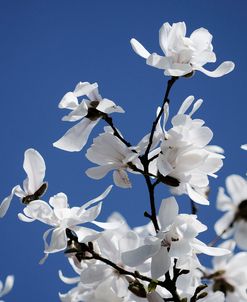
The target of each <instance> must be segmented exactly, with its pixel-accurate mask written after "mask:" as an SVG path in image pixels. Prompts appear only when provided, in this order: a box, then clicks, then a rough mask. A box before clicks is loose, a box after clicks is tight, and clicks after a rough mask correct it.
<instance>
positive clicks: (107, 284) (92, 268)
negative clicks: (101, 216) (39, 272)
mask: <svg viewBox="0 0 247 302" xmlns="http://www.w3.org/2000/svg"><path fill="white" fill-rule="evenodd" d="M107 222H108V223H113V224H116V223H120V225H121V226H120V227H118V228H116V229H114V230H106V231H105V232H103V233H102V235H101V236H100V237H99V238H97V239H96V240H95V243H94V248H95V246H96V247H97V249H98V250H99V251H98V252H99V253H100V255H101V256H102V257H104V258H106V259H110V260H111V261H112V262H113V263H116V264H117V265H118V266H119V267H121V268H124V269H126V270H129V271H134V270H138V271H139V272H141V273H147V274H148V273H149V270H150V264H145V265H141V266H139V267H137V268H135V269H134V268H130V267H127V266H126V265H124V263H123V262H122V260H121V254H122V252H124V251H126V250H129V249H132V248H135V247H136V246H137V242H138V241H140V240H141V238H140V237H139V235H138V234H137V233H136V232H134V231H132V230H131V229H130V228H129V226H128V225H127V223H126V221H125V220H124V218H123V217H122V216H121V215H120V214H119V213H113V214H112V215H111V216H110V217H109V218H108V220H107ZM70 259H73V260H74V258H70ZM76 262H77V261H76ZM70 263H71V261H70ZM71 264H72V267H73V268H74V270H75V271H76V273H78V274H79V275H80V277H79V278H66V277H64V276H63V275H62V273H61V272H60V278H61V279H62V280H63V281H64V282H65V283H68V284H72V283H77V285H76V287H75V288H73V289H72V290H70V291H69V292H68V293H66V294H60V299H61V301H64V302H67V301H73V302H74V301H84V302H91V301H99V302H101V301H107V302H108V301H113V302H114V301H122V302H142V301H143V302H145V301H147V299H144V298H143V297H140V296H137V295H136V294H138V289H135V290H134V293H135V294H134V293H133V292H132V290H131V288H133V286H134V285H131V284H132V283H134V282H135V279H134V278H133V277H131V276H126V275H124V274H120V273H119V272H118V271H117V270H116V269H115V268H113V267H111V266H109V265H107V264H105V263H103V262H101V261H95V260H86V261H82V262H81V263H80V265H78V263H75V264H73V263H71ZM131 286H132V287H131ZM142 291H144V293H142V294H143V295H146V292H145V289H143V290H142ZM139 295H140V294H139ZM76 299H78V300H76ZM150 301H151V300H150ZM153 301H155V300H153Z"/></svg>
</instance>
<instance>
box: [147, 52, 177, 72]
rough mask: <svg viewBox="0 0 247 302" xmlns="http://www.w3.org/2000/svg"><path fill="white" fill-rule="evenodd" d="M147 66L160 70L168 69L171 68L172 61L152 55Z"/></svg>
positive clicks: (155, 54)
mask: <svg viewBox="0 0 247 302" xmlns="http://www.w3.org/2000/svg"><path fill="white" fill-rule="evenodd" d="M146 62H147V65H150V66H153V67H156V68H159V69H168V68H171V65H172V60H171V58H168V57H164V56H159V55H157V53H152V54H151V55H150V56H149V57H148V58H147V61H146Z"/></svg>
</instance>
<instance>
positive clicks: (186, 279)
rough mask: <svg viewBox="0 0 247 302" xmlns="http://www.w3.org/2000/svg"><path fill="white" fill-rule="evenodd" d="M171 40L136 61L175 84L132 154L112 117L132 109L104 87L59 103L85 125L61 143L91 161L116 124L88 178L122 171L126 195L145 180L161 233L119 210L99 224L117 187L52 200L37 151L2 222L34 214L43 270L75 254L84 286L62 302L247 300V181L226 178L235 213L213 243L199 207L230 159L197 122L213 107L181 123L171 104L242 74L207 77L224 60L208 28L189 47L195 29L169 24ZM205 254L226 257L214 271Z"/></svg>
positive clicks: (86, 87) (81, 88)
mask: <svg viewBox="0 0 247 302" xmlns="http://www.w3.org/2000/svg"><path fill="white" fill-rule="evenodd" d="M159 42H160V46H161V49H162V50H163V52H164V56H160V55H158V54H156V53H152V54H150V53H149V52H148V51H147V50H146V49H145V48H144V46H142V45H141V44H140V43H139V42H138V41H137V40H136V39H131V45H132V47H133V49H134V51H135V52H136V53H137V54H138V55H139V56H141V57H143V58H145V59H146V63H147V64H148V65H150V66H152V67H156V68H158V69H162V70H164V74H165V75H167V76H170V79H169V80H168V83H167V90H166V93H165V96H164V100H163V103H162V104H161V106H160V107H158V108H157V109H156V118H155V120H154V122H153V126H152V128H151V130H150V132H149V133H147V134H145V135H144V136H143V138H141V139H140V140H139V141H137V142H136V143H135V144H134V145H132V144H130V143H129V142H128V141H127V140H126V139H125V137H124V136H123V135H122V133H121V132H120V130H119V129H118V128H117V127H116V126H115V124H114V122H113V118H112V117H111V114H113V113H124V110H123V109H122V107H120V106H119V105H116V103H115V102H113V101H112V100H109V99H107V98H103V97H102V96H101V95H100V93H99V89H98V84H97V83H93V84H92V83H89V82H80V83H78V84H77V85H76V87H75V89H74V90H73V91H70V92H68V93H66V94H65V95H64V97H63V98H62V100H61V101H60V103H59V108H60V109H67V110H69V113H68V114H67V115H65V116H64V117H63V118H62V120H63V121H68V122H75V123H76V124H75V125H73V126H72V127H71V128H70V129H69V130H68V131H67V132H66V133H65V134H64V135H63V136H62V137H61V138H60V139H59V140H57V141H56V142H55V143H54V144H53V145H54V147H56V148H59V149H62V150H65V151H69V152H79V151H81V150H82V149H83V148H84V147H85V146H86V145H87V142H88V139H89V136H90V134H91V132H92V130H93V128H94V127H95V126H96V125H97V124H99V123H100V121H101V120H104V121H105V122H106V123H107V126H105V127H104V128H103V132H102V133H100V134H99V135H98V136H97V137H96V138H94V139H93V142H92V144H91V146H90V147H89V148H88V149H87V151H86V153H85V156H86V158H87V159H88V160H89V161H90V162H92V163H93V164H94V165H95V166H92V167H90V168H88V169H87V170H86V171H85V173H86V175H87V176H88V177H90V178H92V179H95V180H100V179H102V178H104V177H105V176H106V175H107V174H108V173H110V172H112V175H113V176H112V177H113V183H114V185H116V186H118V187H120V188H123V189H130V188H131V187H132V181H131V177H133V175H136V176H142V177H144V179H145V182H146V185H147V188H148V192H149V197H150V212H148V211H145V212H144V215H145V216H146V217H147V218H148V219H149V220H150V221H149V223H148V224H146V225H143V226H138V227H134V228H131V227H130V226H129V225H128V223H127V221H126V220H125V218H124V217H122V216H121V214H120V213H117V212H114V213H113V214H112V215H111V216H110V217H109V218H108V219H107V221H105V222H102V221H99V220H98V216H99V215H100V213H101V210H102V207H103V205H104V203H105V201H104V200H105V199H107V198H109V197H110V192H111V189H112V187H113V185H110V186H108V187H107V188H106V189H105V191H104V192H103V193H101V194H100V195H99V196H97V197H95V198H93V199H92V200H90V201H88V202H86V203H82V204H80V205H79V206H76V207H70V205H69V201H68V200H69V198H68V197H67V195H66V194H65V193H64V192H58V193H57V194H56V195H54V196H50V198H49V199H48V201H47V200H45V198H44V194H45V193H46V191H47V189H48V182H47V181H46V180H45V172H46V164H45V160H44V159H43V157H42V156H41V154H40V153H39V152H38V151H37V150H35V149H33V148H30V149H27V150H26V151H25V154H24V162H23V168H24V171H25V173H26V178H25V180H24V181H23V185H22V186H21V185H16V186H14V187H13V189H12V190H11V193H10V194H9V196H7V197H6V198H4V199H3V201H2V203H1V204H0V217H4V216H5V215H6V213H7V211H8V209H9V207H10V205H11V202H12V200H13V198H14V196H17V197H19V198H20V200H21V203H22V204H23V206H24V208H23V211H22V212H20V213H19V214H18V218H19V220H21V221H22V222H26V223H33V222H36V221H39V222H41V223H43V224H45V225H47V226H48V229H47V230H46V231H45V233H44V234H43V240H44V257H43V258H42V260H41V263H44V262H45V260H46V258H47V257H48V256H49V254H55V253H57V252H61V251H62V252H64V253H65V255H66V256H67V259H68V262H69V263H70V265H71V266H72V268H73V269H74V271H75V276H74V277H71V278H69V277H66V276H64V275H63V273H62V271H59V276H60V278H61V280H62V281H64V282H65V283H68V284H74V287H73V288H72V289H71V290H69V291H68V292H67V293H59V297H60V300H61V301H62V302H83V301H84V302H91V301H95V302H108V301H109V302H145V301H149V302H162V301H174V302H182V301H191V302H193V301H197V300H200V301H201V302H210V301H214V302H223V301H227V302H235V301H236V302H239V301H240V302H244V301H247V273H246V272H247V252H245V251H238V252H237V253H235V254H234V249H235V246H236V245H237V247H238V248H239V249H242V250H247V239H246V232H247V181H246V180H245V179H244V178H243V177H241V176H238V175H231V176H229V177H228V178H227V180H226V187H227V191H228V195H227V194H226V193H225V191H224V189H223V188H219V193H218V196H217V202H216V204H217V208H218V209H219V210H221V211H224V212H226V213H225V214H224V216H223V217H222V218H220V219H219V220H218V221H217V222H216V224H215V231H216V233H217V235H218V237H217V238H216V240H215V241H214V242H212V243H211V244H206V243H204V242H203V241H201V240H200V239H199V238H198V237H199V236H200V234H201V233H203V232H205V231H206V230H207V226H206V225H205V224H203V223H202V222H200V221H199V219H198V217H197V215H196V214H197V213H196V207H195V203H197V204H201V205H203V206H208V205H209V204H210V202H209V198H208V191H209V187H210V185H209V182H210V178H215V177H217V175H216V173H217V172H218V171H219V170H220V169H221V167H222V166H223V159H224V155H223V153H224V150H223V149H222V148H221V147H219V146H215V145H210V142H211V140H212V138H213V132H212V130H211V129H210V128H209V127H208V126H206V125H205V122H204V120H202V119H200V118H198V117H196V116H197V114H198V111H199V108H200V107H201V105H202V104H203V100H202V99H197V100H196V99H195V97H194V96H188V97H187V98H186V99H185V100H184V101H183V102H182V104H181V106H180V108H179V110H178V112H177V113H176V114H175V115H174V116H173V117H172V118H170V116H169V107H170V103H169V98H168V97H169V93H170V90H171V89H172V87H173V85H174V84H175V82H177V81H178V80H180V79H181V78H183V77H186V78H189V77H191V76H192V75H194V74H195V73H196V71H201V72H202V73H204V74H206V75H208V76H210V77H220V76H223V75H226V74H228V73H229V72H231V71H232V70H233V69H234V63H233V62H230V61H226V62H223V63H222V64H221V65H220V66H219V67H218V68H216V70H214V71H208V70H206V69H205V68H204V67H203V66H204V65H205V64H206V63H212V62H215V61H216V55H215V53H214V52H213V46H212V35H211V34H210V33H209V32H208V30H206V29H205V28H199V29H197V30H195V31H194V32H193V33H192V34H191V35H190V37H186V26H185V23H184V22H179V23H174V24H172V25H170V24H169V23H165V24H163V26H162V27H161V29H160V32H159ZM168 121H170V122H171V123H170V125H171V126H170V127H169V126H168V125H169V123H168ZM245 146H246V145H243V146H242V148H243V149H246V147H245ZM131 174H132V176H131ZM158 185H162V186H167V188H168V189H169V196H166V197H164V198H163V199H162V200H161V202H160V206H159V209H158V210H157V202H156V200H155V194H154V192H155V189H156V186H158ZM177 195H183V196H184V197H185V198H187V199H190V200H191V204H192V213H180V210H179V202H178V198H177ZM176 198H177V199H176ZM145 208H146V206H145ZM202 211H203V207H202ZM230 237H231V238H232V239H229V240H227V241H224V242H223V243H221V245H219V246H218V247H214V246H213V245H214V244H215V243H216V242H217V240H219V239H220V238H222V239H223V240H224V239H228V238H230ZM200 254H205V255H208V256H213V257H214V258H213V260H212V263H213V264H212V267H211V268H209V267H206V266H205V265H203V264H202V263H201V259H200ZM12 285H13V279H8V278H7V281H6V285H5V287H3V286H2V284H0V297H2V296H3V295H5V294H6V293H7V292H8V291H9V290H10V289H11V287H12Z"/></svg>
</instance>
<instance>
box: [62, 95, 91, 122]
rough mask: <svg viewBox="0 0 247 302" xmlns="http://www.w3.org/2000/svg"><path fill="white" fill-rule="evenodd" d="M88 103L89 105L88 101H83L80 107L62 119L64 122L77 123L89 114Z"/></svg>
mask: <svg viewBox="0 0 247 302" xmlns="http://www.w3.org/2000/svg"><path fill="white" fill-rule="evenodd" d="M87 103H88V101H87V100H82V102H81V103H80V105H78V106H77V107H76V109H75V110H73V111H71V112H70V113H69V114H68V115H65V116H64V117H63V118H62V121H66V122H75V121H78V120H80V119H82V118H83V117H84V116H86V115H87V114H88V105H87Z"/></svg>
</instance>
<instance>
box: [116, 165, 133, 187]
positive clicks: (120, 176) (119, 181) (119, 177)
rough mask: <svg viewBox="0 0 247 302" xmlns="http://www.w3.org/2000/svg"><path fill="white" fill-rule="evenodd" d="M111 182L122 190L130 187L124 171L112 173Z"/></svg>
mask: <svg viewBox="0 0 247 302" xmlns="http://www.w3.org/2000/svg"><path fill="white" fill-rule="evenodd" d="M113 180H114V183H115V185H116V186H118V187H120V188H124V189H129V188H131V187H132V185H131V182H130V180H129V177H128V174H127V172H126V171H124V170H122V169H119V170H115V171H114V172H113Z"/></svg>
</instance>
